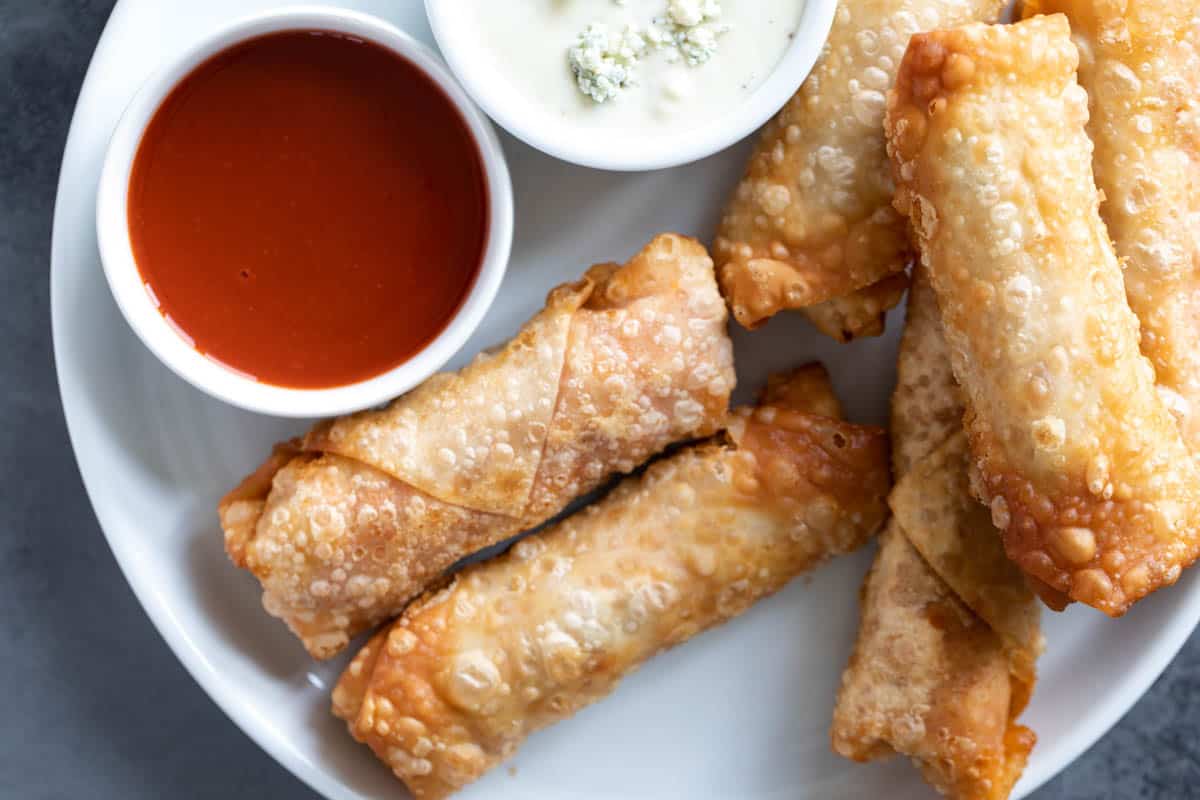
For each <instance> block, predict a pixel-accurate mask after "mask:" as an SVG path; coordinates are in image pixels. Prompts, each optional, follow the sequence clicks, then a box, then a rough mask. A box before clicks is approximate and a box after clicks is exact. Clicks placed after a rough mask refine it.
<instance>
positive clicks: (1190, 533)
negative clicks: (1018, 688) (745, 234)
mask: <svg viewBox="0 0 1200 800" xmlns="http://www.w3.org/2000/svg"><path fill="white" fill-rule="evenodd" d="M1077 65H1078V55H1077V51H1076V49H1075V46H1074V45H1073V44H1072V43H1071V39H1070V29H1069V26H1068V24H1067V20H1066V18H1065V17H1063V16H1061V15H1055V16H1050V17H1036V18H1033V19H1030V20H1026V21H1024V22H1020V23H1017V24H1016V25H996V26H986V25H973V26H967V27H964V28H960V29H958V30H954V31H941V32H937V33H931V34H925V35H919V36H916V37H914V38H913V41H912V44H911V45H910V46H909V50H908V54H907V55H906V56H905V59H904V63H903V65H902V66H901V70H900V77H899V79H898V82H897V85H896V89H895V91H894V92H893V94H892V96H891V99H890V101H889V109H888V120H887V130H888V137H889V144H890V148H891V153H892V158H893V162H894V168H895V172H896V176H897V181H898V188H897V194H896V203H897V208H899V209H900V210H902V211H903V212H904V213H905V214H906V215H908V216H909V218H910V220H911V222H912V228H913V231H914V235H915V237H916V239H917V242H918V244H919V247H920V250H921V257H922V260H923V262H924V263H925V264H926V265H927V267H928V268H929V271H930V275H931V278H932V283H933V286H934V289H935V290H936V292H937V295H938V303H939V306H940V308H941V312H942V318H943V322H944V324H945V330H946V338H947V341H948V343H949V345H950V349H951V360H952V364H953V367H954V372H955V375H956V377H957V378H958V381H959V384H960V385H961V386H962V387H963V390H964V391H965V394H966V397H967V408H968V414H967V417H966V428H967V433H968V435H969V437H970V444H971V450H972V452H973V453H974V456H975V463H974V464H973V468H974V467H977V473H978V475H979V477H980V480H979V481H978V487H977V488H978V489H979V491H980V493H981V494H982V495H983V496H984V497H985V499H986V500H988V501H989V502H990V505H991V512H992V518H993V520H994V521H995V523H996V525H997V527H999V528H1001V529H1002V530H1003V531H1004V542H1005V547H1006V549H1007V552H1008V554H1009V556H1010V557H1011V558H1012V559H1013V560H1014V561H1016V562H1017V564H1018V565H1020V566H1021V568H1022V569H1024V570H1025V571H1027V572H1028V573H1030V574H1031V575H1033V576H1034V577H1035V578H1036V579H1038V580H1040V581H1042V582H1043V583H1045V584H1047V585H1048V586H1049V587H1050V588H1051V589H1053V590H1055V591H1057V592H1062V593H1064V594H1067V595H1069V596H1070V597H1071V598H1072V599H1074V600H1079V601H1082V602H1084V603H1087V604H1089V605H1092V606H1094V607H1096V608H1098V609H1100V610H1102V611H1104V612H1105V613H1108V614H1110V615H1114V616H1115V615H1119V614H1122V613H1124V612H1125V611H1126V610H1127V609H1128V608H1129V606H1130V605H1131V604H1132V603H1134V602H1135V601H1137V600H1138V599H1140V598H1142V597H1144V596H1146V595H1147V594H1149V593H1150V592H1152V591H1154V590H1155V589H1157V588H1159V587H1160V586H1164V585H1166V584H1170V583H1173V582H1174V581H1175V580H1176V579H1177V578H1178V577H1179V574H1180V571H1181V569H1182V568H1183V567H1185V566H1187V565H1189V564H1191V563H1192V562H1193V561H1194V560H1195V558H1196V556H1197V552H1198V551H1197V546H1198V542H1197V525H1198V523H1200V518H1198V517H1200V472H1198V468H1197V465H1196V463H1195V462H1194V461H1193V460H1192V459H1191V458H1189V452H1188V450H1187V448H1186V446H1185V445H1184V442H1183V439H1182V437H1181V435H1180V432H1179V428H1178V426H1177V425H1176V423H1175V420H1174V418H1173V417H1172V415H1171V413H1170V412H1169V410H1168V409H1167V406H1166V405H1165V404H1164V403H1163V401H1162V400H1161V399H1160V397H1159V395H1158V392H1157V389H1156V385H1155V378H1154V369H1153V367H1152V366H1151V365H1150V362H1149V361H1148V360H1146V358H1145V357H1144V356H1142V355H1141V353H1140V352H1139V349H1138V321H1137V318H1136V317H1135V316H1134V314H1133V312H1132V311H1131V310H1130V308H1129V305H1128V304H1127V302H1126V300H1125V287H1124V284H1123V282H1122V276H1121V268H1120V266H1119V264H1118V261H1117V258H1116V254H1115V252H1114V250H1113V248H1112V245H1111V243H1110V241H1109V238H1108V234H1107V232H1106V230H1105V227H1104V223H1103V222H1102V220H1101V218H1100V214H1099V205H1100V193H1099V191H1098V190H1097V188H1096V185H1095V182H1094V181H1093V178H1092V168H1091V162H1092V145H1091V142H1090V140H1089V139H1088V137H1087V134H1086V132H1085V130H1084V126H1085V124H1086V122H1087V116H1088V113H1087V94H1086V92H1084V90H1083V89H1082V88H1080V87H1079V85H1078V84H1077V83H1076V82H1075V70H1076V67H1077Z"/></svg>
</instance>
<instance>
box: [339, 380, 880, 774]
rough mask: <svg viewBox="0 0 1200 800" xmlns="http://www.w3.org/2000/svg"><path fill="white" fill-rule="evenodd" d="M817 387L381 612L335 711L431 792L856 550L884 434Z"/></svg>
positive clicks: (873, 498) (866, 528)
mask: <svg viewBox="0 0 1200 800" xmlns="http://www.w3.org/2000/svg"><path fill="white" fill-rule="evenodd" d="M796 380H798V381H803V382H805V383H807V384H809V385H816V381H817V380H818V376H817V375H816V374H815V373H812V372H804V373H800V374H798V375H797V376H796ZM776 388H777V390H778V391H780V392H782V394H783V395H784V396H786V397H789V398H792V397H795V395H796V393H795V392H793V391H791V390H789V389H784V388H780V387H776ZM821 391H822V392H823V393H824V394H825V395H826V396H824V397H816V398H814V399H813V400H812V401H811V403H809V402H804V401H801V402H799V403H791V404H781V405H768V406H761V407H758V408H757V409H743V410H740V411H739V412H737V413H736V414H735V417H734V419H733V420H732V422H731V425H730V434H729V435H728V436H727V437H725V439H724V441H723V442H719V443H718V442H713V443H708V444H704V445H700V446H697V447H693V448H690V449H687V450H684V451H681V452H679V453H677V454H675V455H674V456H672V457H670V458H668V459H665V460H663V461H660V462H658V463H656V464H654V465H652V466H651V467H650V468H649V469H648V470H647V472H646V473H645V474H644V475H643V476H641V477H638V478H630V479H627V480H626V481H624V482H623V483H622V484H620V485H619V486H618V487H617V488H616V489H614V490H613V492H612V493H611V494H610V495H609V496H608V497H606V498H605V499H603V500H601V501H600V502H599V503H597V504H595V505H593V506H591V507H589V508H587V509H585V510H584V511H582V512H580V513H578V514H576V515H574V516H573V517H570V518H568V519H567V520H566V521H564V522H562V523H560V524H558V525H556V526H554V527H552V528H550V529H548V530H546V531H544V532H542V533H539V534H535V535H533V536H530V537H527V538H525V539H523V540H522V541H521V542H519V543H518V544H517V545H516V546H515V547H514V548H513V549H512V550H511V551H510V552H509V553H508V554H506V555H504V556H501V557H499V558H497V559H494V560H492V561H489V562H486V563H483V564H480V565H477V566H474V567H470V568H468V569H466V570H464V571H463V572H462V573H461V574H460V575H459V576H458V577H457V578H456V579H455V581H454V582H453V584H452V585H451V586H449V587H448V588H446V589H444V590H442V591H440V592H436V593H434V594H431V595H429V596H426V597H425V598H423V599H422V600H420V601H418V602H417V603H415V604H413V605H412V606H410V607H409V609H408V610H406V611H405V613H404V614H403V616H402V617H401V618H400V619H399V620H398V621H397V622H396V623H395V624H394V625H393V626H392V627H391V629H390V631H389V632H388V633H387V638H386V644H385V645H384V646H383V647H382V649H381V653H380V655H378V657H377V658H378V660H377V661H376V663H375V666H374V668H373V670H372V674H371V677H370V680H369V685H368V689H367V691H366V693H365V695H362V693H361V691H360V690H359V688H358V687H360V685H361V683H360V680H361V673H360V674H359V675H354V674H350V673H348V674H347V676H346V677H345V678H344V679H343V684H342V685H341V686H340V688H339V690H338V697H339V700H338V701H337V702H335V713H337V714H338V715H339V716H341V717H342V718H343V719H346V721H347V723H348V725H349V728H350V731H351V733H352V734H353V735H354V736H355V737H356V738H358V739H359V740H361V741H364V742H365V743H366V744H368V745H369V746H370V747H371V748H372V749H373V750H374V751H375V753H376V755H378V756H379V757H380V758H381V759H382V760H383V761H384V762H385V763H387V764H388V766H389V767H391V768H392V769H393V771H394V772H395V773H396V775H397V776H398V777H400V778H401V779H402V780H403V781H404V782H405V783H406V784H407V785H408V786H409V788H410V789H411V790H412V792H413V794H414V795H415V796H417V797H419V798H441V797H445V796H446V795H448V794H450V793H452V792H454V791H456V790H457V789H459V788H461V787H462V786H464V785H466V784H467V783H469V782H471V781H473V780H475V779H476V778H478V777H479V776H480V775H482V774H483V773H484V772H485V771H487V770H488V769H491V768H492V767H494V766H495V765H496V764H498V763H499V762H501V761H503V760H504V759H506V758H507V757H509V756H510V755H512V753H513V752H514V751H515V750H516V749H517V748H518V747H519V746H520V744H521V743H522V741H523V740H524V739H525V737H526V736H528V735H529V734H530V733H531V732H533V731H535V730H538V729H539V728H542V727H545V726H547V725H550V724H552V723H554V722H557V721H559V720H561V719H564V718H566V717H568V716H570V715H571V714H573V713H574V712H576V711H577V710H579V709H580V708H582V707H584V706H586V705H588V704H590V703H592V702H595V701H596V700H598V699H600V698H602V697H604V696H606V695H607V694H608V693H609V692H611V691H612V690H613V689H614V688H615V687H616V685H617V684H618V683H619V681H620V680H621V678H622V677H623V676H625V675H626V674H628V673H629V672H630V671H632V670H633V669H635V668H636V667H637V666H638V665H640V664H641V663H642V662H644V661H645V660H647V659H648V658H650V657H651V656H653V655H654V654H655V653H657V652H659V651H661V650H663V649H666V648H668V647H672V646H674V645H676V644H680V643H682V642H684V641H686V640H688V639H690V638H691V637H693V636H695V635H696V634H698V633H700V632H701V631H703V630H706V629H708V628H711V627H713V626H715V625H718V624H720V623H722V622H724V621H725V620H728V619H730V618H731V617H734V616H737V615H738V614H740V613H742V612H743V611H745V610H746V609H747V608H748V607H749V606H750V605H751V604H752V603H754V602H755V601H757V600H759V599H760V598H762V597H764V596H766V595H768V594H771V593H772V592H775V591H776V590H778V589H780V588H781V587H782V586H783V585H784V584H785V583H787V582H788V580H790V579H791V578H792V577H794V576H796V575H797V574H799V573H801V572H803V571H805V570H807V569H809V568H811V567H813V566H815V565H816V564H817V563H819V562H820V561H822V560H824V559H825V558H827V557H829V556H831V555H834V554H837V553H842V552H846V551H848V550H851V549H854V548H856V547H858V546H859V545H861V544H862V543H863V542H864V541H865V540H866V539H867V538H868V537H869V536H870V535H871V534H872V533H873V532H874V531H875V530H876V529H877V528H878V527H879V526H880V525H881V524H882V521H883V519H884V516H885V514H886V509H885V505H884V498H885V496H886V493H887V486H888V475H887V472H888V470H887V452H886V450H887V447H886V434H884V432H883V431H882V430H880V429H877V428H862V427H858V426H854V425H849V424H847V423H844V422H841V421H839V420H836V419H832V418H829V417H822V416H818V415H814V414H811V413H809V412H808V411H807V410H805V409H806V407H808V406H810V405H815V406H817V407H821V408H827V407H828V405H829V400H828V397H827V395H828V393H829V391H830V390H829V388H828V385H827V384H825V385H824V387H823V388H822V389H821ZM371 657H372V656H371V655H370V654H368V655H367V656H366V657H365V658H364V662H363V663H364V664H365V663H367V662H369V660H370V658H371ZM351 669H352V670H353V666H352V667H351ZM359 697H361V702H359V703H358V704H357V706H355V704H354V702H353V701H354V700H355V699H357V698H359Z"/></svg>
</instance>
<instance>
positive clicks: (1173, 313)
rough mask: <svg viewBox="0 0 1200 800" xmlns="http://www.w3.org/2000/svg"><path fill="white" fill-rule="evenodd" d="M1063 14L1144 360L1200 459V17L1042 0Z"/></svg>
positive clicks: (1153, 0) (1160, 5) (1170, 2)
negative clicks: (1199, 232)
mask: <svg viewBox="0 0 1200 800" xmlns="http://www.w3.org/2000/svg"><path fill="white" fill-rule="evenodd" d="M1054 12H1063V13H1065V14H1066V15H1067V17H1068V18H1069V19H1070V22H1071V30H1072V34H1073V37H1074V40H1075V43H1076V44H1077V45H1078V47H1079V53H1080V63H1079V81H1080V83H1081V84H1082V85H1083V87H1084V88H1085V89H1086V90H1087V92H1088V96H1089V101H1090V102H1089V105H1090V110H1091V115H1090V119H1089V122H1088V134H1089V135H1090V136H1091V138H1092V141H1093V142H1094V143H1095V146H1096V151H1095V155H1094V156H1093V159H1092V164H1093V166H1094V169H1095V173H1096V183H1097V184H1098V185H1099V187H1100V189H1101V191H1103V192H1104V195H1105V198H1106V199H1105V202H1104V203H1103V204H1102V205H1101V206H1100V214H1101V216H1103V217H1104V221H1105V222H1106V223H1107V225H1108V231H1109V233H1110V235H1111V236H1112V238H1113V244H1114V245H1115V246H1116V249H1117V255H1118V256H1120V257H1121V259H1122V262H1123V266H1124V274H1125V294H1126V297H1127V298H1128V299H1129V305H1130V307H1131V308H1132V309H1133V311H1134V313H1135V314H1137V316H1138V319H1139V320H1140V322H1141V348H1142V353H1143V354H1144V355H1145V356H1146V357H1147V358H1149V359H1150V361H1151V363H1152V364H1154V371H1155V376H1156V378H1157V381H1158V386H1159V391H1160V392H1161V393H1162V394H1163V395H1164V398H1165V399H1166V400H1167V407H1168V408H1169V409H1170V410H1171V411H1172V413H1174V414H1175V416H1176V418H1177V419H1178V420H1179V424H1180V428H1181V430H1182V431H1183V435H1184V441H1185V442H1186V443H1187V444H1188V446H1189V448H1190V449H1191V450H1192V452H1193V453H1194V454H1195V453H1200V348H1198V347H1196V342H1198V341H1200V236H1198V235H1197V233H1196V231H1197V227H1198V226H1200V15H1198V14H1197V13H1196V11H1195V9H1194V8H1193V4H1190V3H1187V2H1180V0H1123V1H1122V2H1119V3H1115V2H1114V3H1099V2H1095V0H1039V1H1038V2H1035V3H1027V4H1026V8H1025V14H1026V15H1027V16H1032V15H1034V14H1036V13H1043V14H1050V13H1054Z"/></svg>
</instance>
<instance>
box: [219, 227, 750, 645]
mask: <svg viewBox="0 0 1200 800" xmlns="http://www.w3.org/2000/svg"><path fill="white" fill-rule="evenodd" d="M726 319H727V314H726V310H725V305H724V303H723V301H722V300H721V297H720V294H719V292H718V291H717V286H716V281H715V278H714V274H713V266H712V261H711V260H710V259H709V258H708V255H707V253H706V252H705V250H704V248H703V247H702V246H701V245H700V244H699V243H698V242H696V241H695V240H692V239H687V238H684V237H681V236H672V235H663V236H660V237H657V238H656V239H655V240H654V241H653V242H651V243H650V245H648V246H647V247H646V248H645V249H643V251H642V252H640V253H639V254H638V255H636V256H635V257H634V258H633V259H631V260H630V261H629V263H628V264H626V265H624V266H619V265H615V264H604V265H599V266H597V267H594V268H592V269H591V270H589V272H588V273H587V275H586V276H585V277H584V278H583V279H582V280H581V281H579V282H577V283H574V284H568V285H565V286H562V287H559V288H558V289H555V290H554V291H552V292H551V293H550V296H549V299H548V303H547V307H546V309H545V310H544V311H542V312H541V313H539V314H538V315H537V316H536V317H535V318H534V319H533V320H532V321H531V322H530V323H529V324H528V325H527V326H526V327H525V328H524V329H523V330H522V331H521V332H520V333H519V334H518V336H517V337H516V338H515V339H513V340H512V341H510V342H509V343H508V344H507V345H505V346H504V347H503V348H500V349H499V350H498V351H495V352H492V353H488V354H484V355H482V356H480V357H479V358H478V359H476V360H475V361H474V362H473V363H472V364H470V365H469V366H467V367H466V368H465V369H463V370H462V371H461V372H459V373H455V374H444V375H438V376H435V377H434V378H431V379H430V380H429V381H428V382H427V383H426V384H424V385H423V386H421V387H419V388H418V389H416V390H415V391H413V392H411V393H409V394H408V395H405V396H404V397H401V398H400V399H398V400H396V401H395V402H393V403H392V404H391V405H390V406H388V407H387V408H385V409H382V410H377V411H367V412H363V413H361V414H355V415H351V416H348V417H344V418H341V419H338V420H333V421H331V422H327V423H323V424H321V425H318V426H317V427H315V428H314V429H313V431H312V432H310V433H309V434H308V436H306V437H305V438H304V440H303V442H302V444H301V447H302V448H303V450H304V452H303V453H302V454H299V455H296V454H295V452H294V448H293V451H291V452H290V455H289V454H288V453H285V454H284V455H282V456H281V455H278V454H277V455H276V456H273V457H272V459H271V460H270V461H269V462H268V463H267V464H265V465H264V466H263V468H261V469H260V470H259V472H257V473H256V474H255V475H256V477H254V478H253V479H252V480H250V481H249V482H247V483H245V484H244V485H243V486H242V487H240V488H239V490H235V492H234V493H232V494H230V495H229V496H228V497H227V498H225V500H223V501H222V504H221V508H220V513H221V519H222V526H223V527H224V529H225V531H226V540H227V543H228V550H229V553H230V555H231V557H233V558H234V560H235V562H236V563H238V564H239V565H242V566H245V567H246V568H248V569H250V570H251V571H252V572H253V573H254V574H255V575H256V576H257V577H258V578H259V580H260V581H261V582H262V584H263V604H264V607H265V608H267V610H268V611H269V612H270V613H272V614H274V615H276V616H279V617H281V618H282V619H283V620H284V621H285V622H287V624H288V626H289V627H290V628H291V629H292V630H293V632H295V633H296V634H297V635H298V636H299V637H300V638H301V640H302V641H303V642H304V645H305V647H306V648H307V649H308V650H309V652H310V653H312V654H313V655H314V656H316V657H318V658H325V657H328V656H331V655H333V654H334V653H336V652H338V651H339V650H340V649H341V648H342V647H344V646H345V644H346V643H347V642H348V641H349V639H350V638H351V637H353V636H354V635H356V634H357V633H359V632H361V631H363V630H367V629H368V628H370V627H371V626H373V625H376V624H379V623H380V622H382V621H384V620H385V619H388V618H390V617H391V616H394V615H395V614H396V613H398V612H399V611H400V610H401V609H402V608H403V607H404V604H405V603H406V602H407V601H408V600H409V599H410V598H412V597H413V596H415V595H416V594H418V593H420V592H421V591H422V590H423V589H425V588H426V587H427V586H428V585H429V584H430V583H431V582H432V581H433V580H435V579H437V577H438V576H439V575H440V574H441V573H442V572H443V571H444V570H446V569H447V568H448V567H450V566H452V565H453V564H454V563H455V562H457V561H458V560H459V559H461V558H462V557H464V556H467V555H469V554H471V553H473V552H476V551H478V550H480V549H482V548H484V547H487V546H488V545H491V544H495V543H496V542H499V541H502V540H504V539H507V538H509V537H511V536H513V535H514V534H516V533H518V532H520V531H521V530H524V529H527V528H530V527H533V526H535V525H537V524H539V523H541V522H542V521H544V520H545V519H547V518H548V517H550V516H553V515H554V514H556V513H558V511H559V510H561V509H562V508H563V507H564V506H565V505H567V504H568V503H569V502H570V501H571V500H573V499H574V498H575V497H577V496H579V495H580V494H584V493H586V492H588V491H590V490H591V489H593V488H595V487H597V486H598V485H600V484H601V483H602V482H603V481H604V480H606V479H607V477H608V476H609V475H610V474H611V473H613V472H626V471H630V470H632V469H634V468H635V467H636V466H638V465H639V464H641V463H642V462H643V461H645V460H646V459H647V458H649V457H650V456H652V455H653V454H655V453H657V452H658V451H660V450H662V449H663V448H664V447H666V446H667V445H669V444H671V443H673V442H676V441H679V440H683V439H688V438H693V437H701V436H708V435H711V434H713V433H715V432H716V431H717V430H718V428H719V427H720V425H721V423H722V421H723V420H724V418H725V414H726V409H727V404H728V400H729V394H730V392H731V391H732V389H733V385H734V381H735V378H734V374H733V363H732V346H731V343H730V341H729V338H728V336H727V334H726V331H725V327H726Z"/></svg>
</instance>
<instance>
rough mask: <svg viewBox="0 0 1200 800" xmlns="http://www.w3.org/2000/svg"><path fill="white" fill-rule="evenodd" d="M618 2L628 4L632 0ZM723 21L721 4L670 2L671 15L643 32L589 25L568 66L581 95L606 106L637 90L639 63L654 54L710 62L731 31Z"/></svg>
mask: <svg viewBox="0 0 1200 800" xmlns="http://www.w3.org/2000/svg"><path fill="white" fill-rule="evenodd" d="M613 2H614V3H616V5H618V6H626V5H628V2H629V0H613ZM720 18H721V0H669V2H668V4H667V10H666V13H664V14H662V15H660V16H657V17H655V18H654V19H653V20H652V21H651V22H650V24H649V25H646V26H645V27H644V28H638V27H637V26H633V25H630V26H626V27H625V29H624V30H622V31H619V32H618V31H610V30H609V28H608V26H606V25H603V24H600V23H593V24H591V25H589V26H588V27H587V28H586V29H585V30H584V31H583V32H582V33H580V34H579V35H578V36H577V37H576V39H575V42H574V44H572V45H571V47H570V48H569V49H568V50H567V63H568V64H569V65H570V67H571V73H572V74H573V75H574V76H575V83H576V85H577V86H578V87H579V91H581V92H583V94H584V95H586V96H587V97H590V98H591V99H592V101H593V102H595V103H607V102H608V101H610V100H612V99H613V98H615V97H617V96H618V95H619V94H620V93H621V91H622V90H623V89H626V88H629V87H632V86H637V65H638V62H639V61H641V59H642V58H643V57H645V56H646V55H647V54H648V53H650V52H651V51H652V50H654V51H664V52H665V54H666V59H667V61H669V62H671V63H675V62H678V61H680V60H682V61H683V62H684V63H686V64H687V65H688V66H689V67H699V66H701V65H703V64H706V63H708V61H709V60H711V59H712V57H713V56H714V55H716V53H717V38H718V37H719V36H720V35H721V34H724V33H727V32H728V31H729V29H730V28H729V26H728V25H725V24H723V23H721V22H720Z"/></svg>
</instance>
